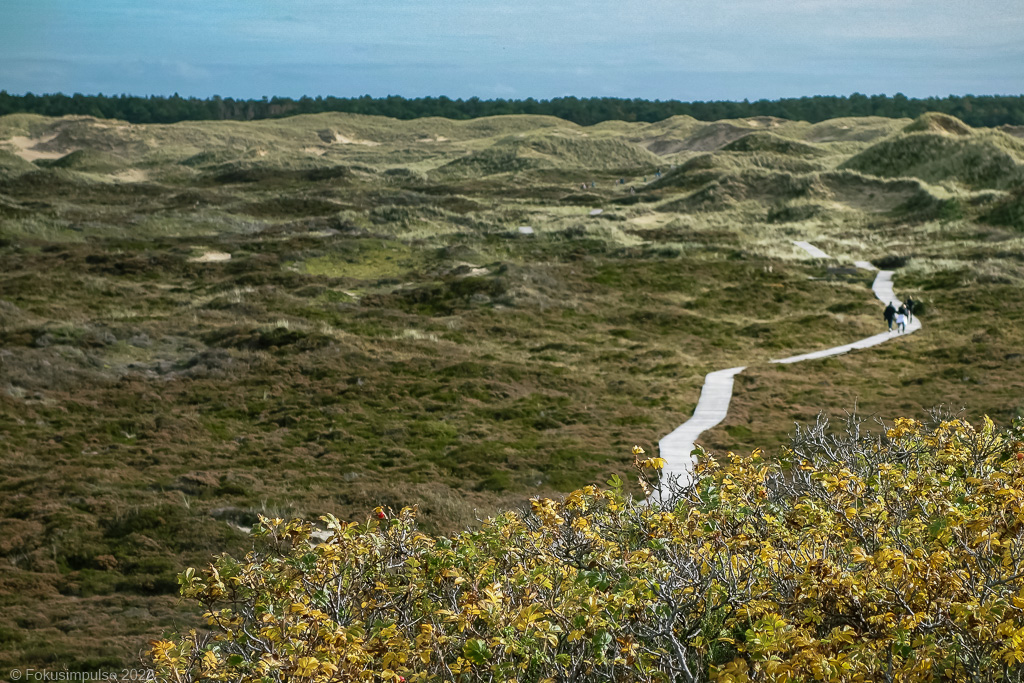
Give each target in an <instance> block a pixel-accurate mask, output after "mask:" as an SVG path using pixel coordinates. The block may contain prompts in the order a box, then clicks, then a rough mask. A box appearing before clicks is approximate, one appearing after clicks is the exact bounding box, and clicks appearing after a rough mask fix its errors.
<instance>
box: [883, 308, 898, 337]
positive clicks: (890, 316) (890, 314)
mask: <svg viewBox="0 0 1024 683" xmlns="http://www.w3.org/2000/svg"><path fill="white" fill-rule="evenodd" d="M882 317H883V318H885V322H887V323H889V331H890V332H892V323H893V321H894V320H896V307H895V306H893V305H892V302H891V301H890V302H889V305H888V306H886V307H885V312H884V313H882Z"/></svg>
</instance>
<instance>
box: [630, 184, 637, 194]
mask: <svg viewBox="0 0 1024 683" xmlns="http://www.w3.org/2000/svg"><path fill="white" fill-rule="evenodd" d="M629 193H630V194H636V190H634V189H633V186H632V185H630V186H629Z"/></svg>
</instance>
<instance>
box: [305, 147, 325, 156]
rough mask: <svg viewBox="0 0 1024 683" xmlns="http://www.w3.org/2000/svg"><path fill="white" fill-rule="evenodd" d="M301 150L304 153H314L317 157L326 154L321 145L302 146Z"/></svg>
mask: <svg viewBox="0 0 1024 683" xmlns="http://www.w3.org/2000/svg"><path fill="white" fill-rule="evenodd" d="M302 151H303V152H305V153H306V154H315V155H317V156H318V157H322V156H323V155H325V154H327V150H326V149H324V148H323V147H303V148H302Z"/></svg>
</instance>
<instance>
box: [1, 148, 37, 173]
mask: <svg viewBox="0 0 1024 683" xmlns="http://www.w3.org/2000/svg"><path fill="white" fill-rule="evenodd" d="M37 168H38V167H37V166H35V165H34V164H33V163H32V162H30V161H25V160H24V159H22V158H21V157H20V156H18V155H17V154H15V153H14V152H9V151H7V150H6V149H0V176H11V175H18V174H20V173H27V172H29V171H34V170H37Z"/></svg>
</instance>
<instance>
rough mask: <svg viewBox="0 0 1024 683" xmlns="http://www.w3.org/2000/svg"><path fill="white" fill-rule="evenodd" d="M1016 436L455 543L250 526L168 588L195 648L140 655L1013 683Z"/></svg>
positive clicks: (757, 455) (243, 668) (491, 526)
mask: <svg viewBox="0 0 1024 683" xmlns="http://www.w3.org/2000/svg"><path fill="white" fill-rule="evenodd" d="M1022 439H1024V431H1022V429H1021V425H1018V427H1017V428H1014V429H1011V430H1009V431H1006V432H1002V433H1000V432H997V431H996V430H995V429H994V427H993V425H992V423H991V422H989V421H987V420H986V422H985V424H984V425H983V426H981V427H980V428H975V427H972V426H971V425H969V424H967V423H966V422H963V421H960V420H953V421H947V422H943V423H941V424H938V425H937V426H935V427H934V428H932V429H925V428H924V427H923V425H921V424H920V423H917V422H914V421H912V420H907V419H898V420H896V422H895V426H893V427H892V428H891V429H889V430H888V431H887V432H885V434H884V435H881V436H878V437H872V436H870V435H868V434H867V433H866V430H863V429H862V425H861V424H860V423H859V422H856V421H852V422H851V423H850V424H849V425H848V429H847V431H846V433H845V434H838V435H837V434H834V433H831V432H829V431H828V429H827V424H826V423H824V422H823V421H819V424H817V425H815V426H814V427H812V428H810V429H806V430H799V431H798V433H797V436H796V438H795V440H794V442H793V445H792V447H791V448H789V449H787V450H785V451H784V452H783V453H782V454H781V455H780V456H778V457H770V456H768V455H766V454H765V453H763V452H761V451H754V452H753V453H751V454H748V455H734V454H730V455H729V456H728V457H727V458H725V459H724V461H723V462H716V461H715V460H712V459H710V458H708V457H707V456H706V454H704V453H703V452H702V451H699V452H698V454H699V456H700V457H699V460H698V464H697V465H696V468H695V472H694V477H693V481H692V482H690V483H688V484H687V485H686V486H683V487H671V486H669V487H663V488H662V489H659V490H658V494H659V495H658V496H657V497H658V498H659V499H660V500H659V501H658V502H652V503H650V504H642V503H638V502H635V501H633V500H632V499H631V498H630V497H628V496H627V495H626V494H625V493H624V492H623V488H622V482H621V480H619V479H618V478H613V479H612V480H611V481H610V482H609V484H610V488H607V489H601V488H597V487H594V486H588V487H585V488H583V489H580V490H578V491H575V492H574V493H571V494H569V495H568V496H566V497H565V498H564V499H563V500H561V501H554V500H547V499H535V500H533V501H532V509H531V510H530V511H529V512H522V513H520V512H508V513H504V514H501V515H498V516H496V517H493V518H491V519H488V520H486V521H485V522H484V523H483V525H482V527H481V528H480V529H479V530H475V531H467V532H464V533H461V534H458V535H455V536H452V537H432V536H428V535H426V534H424V533H422V532H420V531H419V530H418V529H417V527H416V522H415V514H416V513H415V510H414V509H410V508H406V509H403V510H401V511H400V512H397V513H394V512H392V511H390V510H385V509H383V508H378V509H377V510H376V511H375V514H374V517H373V518H372V519H371V520H370V521H368V522H366V523H362V524H360V523H344V522H341V521H339V520H337V519H336V518H334V517H330V516H328V517H324V518H322V519H323V521H324V522H325V523H326V525H327V528H328V534H329V536H328V537H327V538H326V540H325V541H323V542H314V541H312V540H311V538H312V537H311V534H312V532H313V528H312V526H311V525H310V524H309V523H306V522H303V521H300V520H294V521H291V522H285V521H283V520H281V519H274V520H267V519H264V520H263V521H262V524H261V526H260V527H259V528H258V530H257V531H256V532H255V534H256V536H257V537H258V538H259V539H261V540H262V545H261V546H260V547H259V548H258V549H257V550H255V551H253V552H252V553H250V554H249V555H248V556H247V557H246V558H245V559H244V560H236V559H234V558H232V557H229V556H227V555H224V556H221V557H219V558H217V560H216V561H215V563H214V564H213V565H212V566H211V567H210V568H209V569H208V570H206V571H203V572H197V571H195V570H193V569H189V570H188V571H186V572H185V573H184V574H182V575H181V576H180V577H179V581H180V583H181V591H182V594H183V595H184V596H186V597H189V598H191V599H194V600H196V601H198V602H199V604H201V605H202V607H203V609H204V610H205V611H206V617H207V620H208V623H209V626H210V631H209V632H208V633H203V634H200V633H198V632H194V631H193V632H190V633H187V634H184V635H181V636H178V637H176V638H175V640H162V641H159V642H156V643H155V644H154V646H153V649H152V652H151V656H152V658H153V661H154V665H155V667H156V671H157V677H158V679H160V680H175V681H196V680H207V679H215V680H221V679H223V680H239V681H256V680H311V681H312V680H316V681H328V680H340V681H404V680H409V681H435V680H437V681H440V680H459V681H485V680H486V681H512V680H517V681H553V680H562V681H604V680H618V681H680V680H686V681H722V682H732V681H795V680H832V681H881V680H895V681H933V680H939V679H942V680H973V681H1019V680H1021V674H1022V668H1021V663H1022V662H1024V644H1022V638H1021V635H1020V634H1021V633H1024V581H1022V578H1024V575H1022V574H1021V573H1020V566H1021V564H1022V563H1024V537H1022V533H1024V443H1022ZM638 451H639V452H642V451H640V449H634V452H638ZM636 465H637V468H638V470H640V472H641V473H642V474H641V482H642V484H643V486H645V487H649V485H650V484H651V483H652V481H653V480H655V479H656V477H657V475H656V474H652V473H653V472H654V471H655V470H656V469H657V468H658V467H660V466H662V465H664V461H663V460H660V459H658V458H651V459H648V460H643V461H640V460H638V461H637V462H636Z"/></svg>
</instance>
